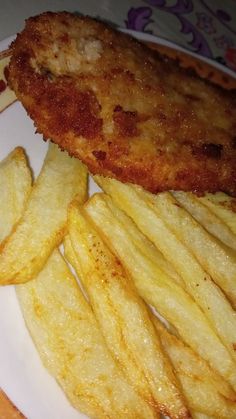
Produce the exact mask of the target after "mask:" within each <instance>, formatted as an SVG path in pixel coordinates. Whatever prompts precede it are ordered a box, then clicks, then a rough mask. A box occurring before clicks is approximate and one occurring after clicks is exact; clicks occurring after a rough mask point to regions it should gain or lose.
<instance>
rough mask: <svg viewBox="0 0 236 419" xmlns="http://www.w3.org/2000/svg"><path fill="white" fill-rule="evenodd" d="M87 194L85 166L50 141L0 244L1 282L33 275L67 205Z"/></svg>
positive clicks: (54, 241)
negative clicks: (24, 202) (19, 211)
mask: <svg viewBox="0 0 236 419" xmlns="http://www.w3.org/2000/svg"><path fill="white" fill-rule="evenodd" d="M77 194H79V195H80V199H81V201H84V200H85V199H86V194H87V170H86V168H85V167H84V166H83V165H82V163H80V161H79V160H76V159H73V158H71V157H69V156H68V154H67V153H63V152H62V151H60V150H59V149H58V148H57V146H55V145H51V146H50V147H49V151H48V154H47V156H46V159H45V162H44V165H43V168H42V170H41V173H40V175H39V177H38V179H37V180H36V183H35V185H34V187H33V189H32V192H31V194H30V197H29V200H28V202H27V206H26V208H25V211H24V213H23V214H22V217H21V218H20V220H19V222H18V224H17V226H16V228H15V229H14V231H13V232H12V234H11V235H10V236H9V237H7V239H6V240H4V242H3V243H1V245H0V284H2V285H3V284H17V283H21V282H26V281H28V280H30V279H32V278H33V277H34V276H35V275H36V274H37V273H38V272H39V271H40V269H42V267H43V265H44V264H45V262H46V260H47V258H48V257H49V255H50V254H51V252H52V251H53V249H54V248H55V247H56V246H58V245H59V244H60V242H61V241H62V239H63V237H64V235H65V231H66V219H67V207H68V204H69V202H70V201H71V200H72V199H73V198H75V196H76V195H77Z"/></svg>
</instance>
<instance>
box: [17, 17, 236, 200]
mask: <svg viewBox="0 0 236 419" xmlns="http://www.w3.org/2000/svg"><path fill="white" fill-rule="evenodd" d="M12 49H13V55H12V59H11V63H10V67H9V82H10V84H11V86H12V88H13V89H14V90H15V92H16V95H17V96H18V98H19V99H20V100H21V101H22V103H23V105H24V106H25V108H26V110H27V111H28V113H29V115H30V116H31V118H32V119H33V120H34V122H35V125H36V127H37V131H38V132H41V133H42V134H43V136H44V138H50V139H51V140H52V141H54V142H55V143H57V144H59V146H60V147H61V148H62V149H66V150H67V151H68V152H69V153H70V154H71V155H74V156H76V157H78V158H80V159H81V160H82V161H83V162H84V163H85V164H87V166H88V167H89V169H90V171H91V172H92V173H98V174H102V175H105V176H111V177H115V178H117V179H119V180H121V181H124V182H132V183H137V184H139V185H141V186H143V187H144V188H146V189H147V190H150V191H151V192H154V193H155V192H158V191H163V190H169V189H181V190H192V191H196V192H198V193H202V192H205V191H209V192H215V191H218V190H222V191H225V192H227V193H229V194H231V195H234V196H236V164H235V163H236V147H235V138H236V110H235V92H226V91H224V90H223V89H220V88H218V87H216V86H214V85H212V84H210V83H207V82H206V81H204V80H202V79H200V78H197V77H196V76H195V75H194V74H192V73H191V72H186V71H185V70H183V69H180V68H179V67H178V65H177V64H176V62H174V61H171V60H170V59H168V60H167V59H162V58H161V57H160V55H159V54H158V53H156V52H155V51H152V50H150V49H148V48H147V47H145V46H144V45H142V44H141V43H139V42H138V41H136V40H134V39H132V38H131V37H130V36H127V35H124V34H121V33H119V32H116V31H114V30H113V29H111V28H110V27H108V26H107V25H105V24H103V23H101V22H98V21H96V20H94V19H91V18H88V17H78V16H75V15H73V14H70V13H66V12H62V13H50V12H48V13H44V14H42V15H39V16H36V17H34V18H30V19H28V20H27V22H26V27H25V29H24V30H23V32H22V33H21V34H19V35H18V36H17V38H16V41H14V43H13V45H12Z"/></svg>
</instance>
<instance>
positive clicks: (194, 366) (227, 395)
mask: <svg viewBox="0 0 236 419" xmlns="http://www.w3.org/2000/svg"><path fill="white" fill-rule="evenodd" d="M153 322H154V324H155V326H156V328H157V331H158V334H159V337H160V339H161V343H162V345H163V347H164V349H165V351H166V352H167V354H168V355H169V357H170V359H171V361H172V363H173V366H174V369H175V372H176V375H177V377H178V378H179V380H180V382H181V384H182V387H183V391H184V395H185V397H186V399H187V401H188V404H189V407H190V409H191V410H193V411H194V410H196V411H198V412H201V413H204V414H206V415H209V416H215V417H217V418H222V419H230V418H231V419H234V418H235V417H236V403H235V402H236V398H235V394H234V392H233V391H232V390H231V388H230V386H229V385H228V384H227V383H226V382H225V381H224V380H223V379H222V377H221V376H220V375H218V374H217V373H216V372H215V371H214V370H212V369H211V368H210V367H209V365H208V363H207V362H206V361H205V360H204V359H202V358H200V357H199V356H198V355H197V354H196V353H195V352H193V351H192V349H191V348H190V347H189V346H187V345H185V344H184V343H183V342H182V341H181V340H180V339H179V338H178V337H176V336H174V335H172V334H171V333H169V332H168V330H167V329H166V328H165V327H164V326H163V325H162V324H161V322H160V321H159V320H158V319H157V318H156V317H154V316H153Z"/></svg>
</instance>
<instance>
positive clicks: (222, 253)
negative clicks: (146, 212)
mask: <svg viewBox="0 0 236 419" xmlns="http://www.w3.org/2000/svg"><path fill="white" fill-rule="evenodd" d="M137 193H138V195H139V196H140V197H141V198H143V199H144V200H145V201H146V202H147V204H148V203H150V204H151V205H152V209H153V211H154V213H155V214H156V215H157V217H159V218H161V219H162V220H163V221H164V222H165V224H166V225H167V227H168V228H169V229H170V230H171V231H173V233H174V234H175V235H176V237H177V238H178V239H179V240H180V241H181V242H182V243H183V244H184V245H185V246H186V248H187V250H189V251H190V252H192V253H193V255H194V256H195V258H196V259H197V261H198V262H199V264H197V263H196V261H195V258H193V257H192V256H191V254H190V252H186V255H185V257H184V261H183V260H182V259H183V258H176V259H178V260H177V261H176V262H175V269H176V270H177V271H178V272H179V271H181V272H182V277H183V278H185V277H186V282H187V283H190V281H191V280H190V277H193V272H195V278H196V281H195V282H198V284H199V285H198V286H197V287H198V288H197V291H198V293H195V292H194V293H193V297H194V298H197V301H199V300H200V301H201V302H202V301H203V297H202V293H204V294H206V295H209V294H210V295H212V296H213V295H215V298H216V299H217V294H216V293H217V291H216V287H215V286H214V284H213V283H212V282H211V281H206V279H205V278H206V277H205V276H204V271H203V270H202V269H201V267H200V265H201V266H202V268H203V269H204V270H205V272H207V273H208V274H209V275H210V276H211V278H212V279H213V281H214V282H215V283H216V284H217V285H218V286H219V287H220V288H221V289H222V290H223V291H224V293H225V294H226V295H227V297H228V298H229V300H230V301H231V303H232V305H233V306H234V307H236V286H235V280H236V255H235V254H233V252H231V251H230V250H228V249H227V248H226V247H225V246H224V245H222V244H221V243H220V242H219V241H218V240H216V239H215V238H214V236H212V235H211V234H209V233H208V232H207V231H206V230H205V229H204V228H203V227H202V226H201V225H200V224H199V223H198V222H197V221H195V220H194V218H193V217H192V216H191V215H190V214H189V213H188V212H187V211H186V210H185V209H184V208H182V207H181V206H180V205H178V202H177V201H176V199H175V198H174V197H173V196H172V195H171V194H170V193H168V192H165V193H161V194H158V195H153V194H150V193H149V192H146V191H144V190H141V188H138V190H137ZM235 237H236V236H235ZM179 247H180V246H179ZM187 261H189V262H188V263H187ZM172 263H173V262H172ZM177 263H178V268H177ZM181 263H182V264H181ZM180 265H181V266H180ZM185 268H186V269H185ZM179 273H180V272H179ZM201 278H203V280H202V281H201ZM198 279H199V281H198ZM193 285H195V284H194V283H193ZM195 288H196V286H195ZM201 291H202V292H201ZM189 292H191V291H189ZM197 294H199V297H198V295H197ZM196 295H197V297H196ZM218 298H219V297H218ZM223 300H225V297H224V296H223V294H222V298H221V301H222V304H224V301H223ZM222 304H221V305H222ZM207 305H208V306H209V307H210V309H209V308H208V306H207V309H206V310H207V312H208V311H209V310H210V311H211V313H212V315H213V316H215V317H216V315H217V313H215V312H214V308H216V306H215V305H213V307H211V305H210V301H209V298H208V302H207ZM221 305H220V306H221ZM202 308H203V310H205V308H204V307H203V306H202ZM217 309H218V311H219V307H217ZM225 310H227V305H225ZM218 311H217V312H218ZM230 312H231V313H230ZM226 315H227V317H228V321H229V319H230V318H232V317H233V318H235V323H234V322H233V330H234V331H235V335H234V338H233V339H234V340H233V342H236V317H235V314H234V312H233V310H231V308H230V307H229V309H228V314H226V313H225V316H224V318H225V317H226Z"/></svg>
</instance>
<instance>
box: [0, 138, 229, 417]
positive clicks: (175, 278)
mask: <svg viewBox="0 0 236 419" xmlns="http://www.w3.org/2000/svg"><path fill="white" fill-rule="evenodd" d="M87 177H88V173H87V169H86V168H85V166H84V165H83V164H82V163H80V161H79V160H77V159H74V158H70V157H69V156H68V155H67V153H65V152H64V153H63V152H61V151H60V150H59V149H58V148H57V146H55V145H52V144H51V145H50V146H49V149H48V153H47V156H46V159H45V162H44V165H43V167H42V169H41V172H40V174H39V176H38V178H37V179H36V181H35V183H34V184H33V185H32V178H31V170H30V167H29V166H28V162H27V159H26V156H25V153H24V150H23V149H22V148H20V147H18V148H16V149H15V150H14V151H13V152H12V153H11V154H10V155H9V156H8V157H7V158H6V159H5V160H4V161H2V162H1V163H0V196H1V204H0V220H1V223H0V240H1V244H0V284H1V285H6V284H17V286H16V293H17V296H18V299H19V303H20V306H21V310H22V313H23V315H24V318H25V323H26V326H27V327H28V330H29V332H30V334H31V336H32V339H33V341H34V343H35V345H36V347H37V349H38V352H39V355H40V357H41V359H42V362H43V364H44V365H45V367H46V368H47V369H48V370H49V371H50V373H51V374H52V375H53V376H54V377H55V379H56V380H57V382H58V383H59V385H60V386H61V387H62V388H63V390H64V392H65V394H66V395H67V397H68V399H69V400H70V402H71V403H72V405H73V406H74V407H75V408H76V409H78V410H79V411H81V412H84V413H85V414H87V415H88V416H90V417H92V418H118V417H119V418H121V419H123V418H133V419H134V418H135V419H136V418H145V419H146V418H159V417H160V415H161V414H162V415H166V416H169V417H170V418H176V419H177V418H190V417H193V418H197V419H200V418H201V419H207V418H225V419H230V418H231V419H233V418H235V417H236V313H235V307H236V285H235V284H236V255H235V250H236V215H235V212H234V209H235V205H236V200H235V199H233V198H230V197H228V196H226V195H224V194H216V195H210V194H207V195H206V196H204V197H197V196H195V195H193V194H191V193H184V192H165V193H160V194H158V195H152V194H150V193H149V192H146V191H144V190H143V189H142V188H140V187H138V186H135V185H128V184H123V183H120V182H118V181H116V180H114V179H109V178H102V177H100V176H95V177H94V179H95V181H96V182H97V184H98V185H99V186H100V187H101V189H102V190H103V192H102V193H98V194H95V195H93V196H92V197H91V198H90V199H88V186H87ZM62 243H63V244H64V249H63V254H62V253H61V250H59V249H58V246H59V245H61V244H62ZM60 249H61V248H60ZM71 266H72V267H73V268H74V270H73V272H74V271H75V272H76V274H77V278H76V277H75V276H74V274H73V273H72V270H71V269H70V267H71ZM78 279H79V281H80V282H79V281H78Z"/></svg>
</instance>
